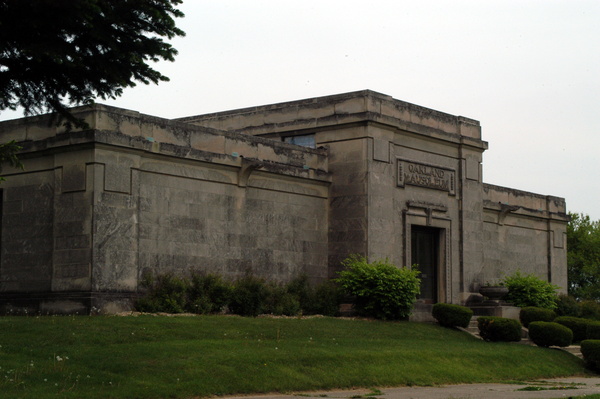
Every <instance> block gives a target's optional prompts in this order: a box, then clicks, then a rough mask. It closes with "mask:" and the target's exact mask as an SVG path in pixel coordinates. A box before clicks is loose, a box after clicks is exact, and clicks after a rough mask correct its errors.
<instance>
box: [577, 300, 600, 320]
mask: <svg viewBox="0 0 600 399" xmlns="http://www.w3.org/2000/svg"><path fill="white" fill-rule="evenodd" d="M579 314H580V316H579V317H582V318H584V319H591V320H600V303H598V302H596V301H591V300H590V301H581V302H580V303H579Z"/></svg>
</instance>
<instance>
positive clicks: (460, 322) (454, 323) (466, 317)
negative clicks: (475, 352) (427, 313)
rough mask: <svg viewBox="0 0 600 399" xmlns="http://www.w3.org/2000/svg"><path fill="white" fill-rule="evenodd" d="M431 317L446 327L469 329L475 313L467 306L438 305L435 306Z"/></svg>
mask: <svg viewBox="0 0 600 399" xmlns="http://www.w3.org/2000/svg"><path fill="white" fill-rule="evenodd" d="M431 315H432V316H433V317H434V318H435V319H436V320H437V321H438V323H440V325H442V326H444V327H462V328H467V327H468V326H469V322H470V321H471V317H473V311H472V310H471V309H469V308H467V307H465V306H460V305H453V304H450V303H436V304H435V305H433V309H432V311H431Z"/></svg>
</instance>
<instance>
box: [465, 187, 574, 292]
mask: <svg viewBox="0 0 600 399" xmlns="http://www.w3.org/2000/svg"><path fill="white" fill-rule="evenodd" d="M483 193H484V212H483V218H484V244H485V245H484V262H483V264H482V267H481V270H480V271H479V273H480V274H481V275H480V276H479V278H478V280H479V281H481V282H485V281H490V282H492V281H497V280H499V279H501V278H502V277H505V276H507V275H510V274H512V273H514V272H515V271H517V270H520V271H521V272H523V273H526V274H527V273H532V274H535V275H537V276H538V277H540V278H542V279H545V280H547V281H550V282H552V283H553V284H556V285H558V286H559V287H561V288H562V289H563V291H566V288H567V273H566V271H567V265H566V251H567V247H566V227H567V222H568V216H567V214H566V206H565V201H564V199H562V198H558V197H552V196H544V195H539V194H534V193H529V192H525V191H521V190H514V189H510V188H506V187H499V186H493V185H489V184H486V185H484V189H483ZM471 288H475V289H477V287H471Z"/></svg>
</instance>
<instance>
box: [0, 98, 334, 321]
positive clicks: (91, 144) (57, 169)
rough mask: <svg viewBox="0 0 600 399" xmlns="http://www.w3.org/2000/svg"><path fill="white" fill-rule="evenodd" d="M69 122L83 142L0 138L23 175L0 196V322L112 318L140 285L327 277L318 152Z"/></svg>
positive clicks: (123, 123) (13, 132)
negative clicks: (17, 157) (7, 316)
mask: <svg viewBox="0 0 600 399" xmlns="http://www.w3.org/2000/svg"><path fill="white" fill-rule="evenodd" d="M79 115H81V116H83V117H85V119H86V121H87V122H88V124H89V125H90V129H89V130H85V131H78V130H73V131H69V132H67V131H64V130H61V129H57V128H54V127H51V126H49V125H47V121H46V122H45V123H46V124H44V123H43V122H42V120H41V119H40V118H39V117H36V118H32V119H23V120H20V122H19V123H15V122H14V121H9V122H7V123H3V124H0V133H6V135H7V137H10V138H14V139H17V140H19V139H20V140H21V142H22V145H23V147H24V150H23V152H22V155H21V158H22V160H23V163H24V164H25V171H20V170H9V169H7V170H5V172H6V173H5V176H6V178H7V181H6V182H5V183H4V184H3V185H2V187H1V189H2V205H3V206H2V236H1V241H0V245H1V252H0V255H1V260H0V262H1V263H0V302H2V304H3V306H4V308H5V309H8V308H11V307H19V306H20V307H21V308H27V309H30V310H32V311H49V312H75V311H79V312H86V311H89V310H90V309H91V308H92V307H96V308H98V309H100V310H101V311H107V312H114V311H119V310H122V309H125V308H128V307H129V306H130V305H131V302H130V300H131V298H133V297H134V296H135V294H136V292H138V291H139V288H140V287H139V282H140V278H141V276H142V275H143V274H144V273H145V272H155V273H156V272H159V273H160V272H167V271H172V272H176V273H181V274H184V273H188V272H189V271H191V270H198V271H206V272H215V273H220V274H222V275H224V276H226V277H231V278H236V277H240V276H242V275H243V274H244V273H246V272H252V273H254V274H255V275H257V276H261V277H265V278H269V279H271V280H274V281H287V280H289V279H291V278H293V277H295V276H298V275H300V274H306V275H307V276H308V277H309V278H310V279H311V280H312V281H314V282H317V281H321V280H323V279H325V278H326V277H327V267H326V265H327V256H328V237H327V232H328V215H327V213H328V193H329V185H330V181H331V177H330V174H329V172H328V170H327V158H326V155H327V152H326V151H325V150H315V149H305V148H300V147H296V146H291V145H287V144H283V143H277V142H273V141H271V140H266V139H261V138H255V137H250V136H240V135H238V134H234V133H222V134H220V133H219V132H216V131H212V130H210V129H204V128H199V127H194V126H186V125H182V124H178V123H176V122H170V121H167V120H160V119H158V118H153V117H145V116H143V115H140V114H138V113H133V112H130V111H126V110H119V109H115V108H111V107H105V106H96V107H95V108H93V109H91V110H90V109H81V112H80V114H79ZM30 124H31V125H33V126H30ZM34 127H35V129H34ZM34 130H35V134H33V133H32V132H33V131H34Z"/></svg>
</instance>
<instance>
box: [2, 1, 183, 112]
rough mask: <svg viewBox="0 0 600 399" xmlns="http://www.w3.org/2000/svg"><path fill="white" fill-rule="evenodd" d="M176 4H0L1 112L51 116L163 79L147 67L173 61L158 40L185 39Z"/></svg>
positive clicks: (170, 52)
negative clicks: (18, 110) (137, 83)
mask: <svg viewBox="0 0 600 399" xmlns="http://www.w3.org/2000/svg"><path fill="white" fill-rule="evenodd" d="M181 2H182V1H181V0H118V1H117V0H0V33H1V35H0V110H4V109H12V110H14V109H17V108H18V107H22V108H23V109H24V112H25V115H33V114H38V113H45V112H53V113H56V114H57V115H58V116H60V117H62V118H66V120H67V121H68V122H71V123H75V124H80V123H81V122H80V121H78V120H76V119H75V118H74V117H73V116H72V115H71V114H70V113H69V111H68V109H67V107H69V106H75V105H82V104H90V103H92V102H93V101H94V99H95V98H101V99H114V98H116V97H118V96H120V95H121V94H122V92H123V89H124V88H126V87H133V86H135V85H136V82H142V83H145V84H149V83H155V84H156V83H159V82H161V81H167V80H168V78H167V77H166V76H164V75H162V74H161V73H160V72H158V71H156V70H154V69H153V68H151V67H150V65H149V63H150V62H156V61H160V60H167V61H173V60H174V57H175V55H176V54H177V50H176V49H175V48H173V47H172V46H171V44H169V43H167V42H165V41H164V40H163V39H165V38H166V39H172V38H174V37H176V36H184V32H183V31H182V30H180V29H179V28H177V27H176V25H175V18H178V17H183V13H182V12H181V11H179V10H178V9H177V8H176V6H177V5H178V4H180V3H181Z"/></svg>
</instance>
